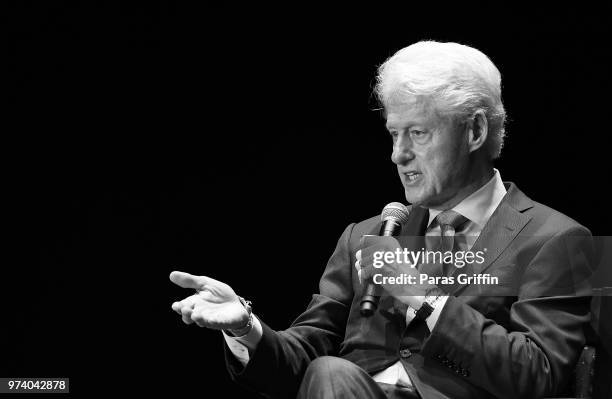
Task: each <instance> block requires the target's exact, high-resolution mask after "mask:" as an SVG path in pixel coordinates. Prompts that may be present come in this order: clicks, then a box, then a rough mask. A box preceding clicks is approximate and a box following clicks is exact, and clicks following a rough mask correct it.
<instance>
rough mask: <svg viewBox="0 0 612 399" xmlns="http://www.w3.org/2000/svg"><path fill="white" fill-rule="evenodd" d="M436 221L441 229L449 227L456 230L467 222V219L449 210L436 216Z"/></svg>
mask: <svg viewBox="0 0 612 399" xmlns="http://www.w3.org/2000/svg"><path fill="white" fill-rule="evenodd" d="M436 221H437V222H438V224H440V226H441V227H445V226H450V227H452V228H453V230H456V229H457V227H459V226H461V225H462V224H463V223H465V222H467V221H468V218H466V217H465V216H463V215H462V214H460V213H457V212H455V211H453V210H450V209H449V210H448V211H444V212H442V213H440V214H439V215H438V216H436ZM443 230H444V229H443Z"/></svg>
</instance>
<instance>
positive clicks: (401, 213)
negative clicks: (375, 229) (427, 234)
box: [380, 202, 412, 225]
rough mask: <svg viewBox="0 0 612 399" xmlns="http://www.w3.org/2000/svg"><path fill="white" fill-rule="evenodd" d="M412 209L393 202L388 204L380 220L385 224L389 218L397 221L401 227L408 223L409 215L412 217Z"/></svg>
mask: <svg viewBox="0 0 612 399" xmlns="http://www.w3.org/2000/svg"><path fill="white" fill-rule="evenodd" d="M411 209H412V206H411V207H407V206H406V205H404V204H402V203H401V202H391V203H389V204H387V205H386V206H385V207H384V208H383V210H382V214H381V215H380V219H381V220H382V221H383V222H384V221H385V220H387V219H389V218H393V219H395V220H396V221H397V222H398V223H399V224H400V225H403V224H404V223H406V221H408V215H410V210H411Z"/></svg>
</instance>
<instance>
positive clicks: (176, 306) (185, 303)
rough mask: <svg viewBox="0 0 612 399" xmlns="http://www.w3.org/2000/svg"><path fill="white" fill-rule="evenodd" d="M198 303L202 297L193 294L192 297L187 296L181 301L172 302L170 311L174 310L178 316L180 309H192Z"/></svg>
mask: <svg viewBox="0 0 612 399" xmlns="http://www.w3.org/2000/svg"><path fill="white" fill-rule="evenodd" d="M200 301H202V296H201V295H199V294H194V295H191V296H188V297H187V298H185V299H183V300H182V301H178V302H174V303H173V304H172V310H174V311H175V312H176V313H178V314H182V313H181V309H183V308H184V307H190V308H193V307H194V305H195V304H196V303H198V302H200Z"/></svg>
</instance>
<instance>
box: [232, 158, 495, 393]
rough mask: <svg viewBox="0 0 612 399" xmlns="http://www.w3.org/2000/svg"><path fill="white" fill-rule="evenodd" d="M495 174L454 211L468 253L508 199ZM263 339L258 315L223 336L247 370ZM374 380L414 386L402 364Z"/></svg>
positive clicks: (438, 306)
mask: <svg viewBox="0 0 612 399" xmlns="http://www.w3.org/2000/svg"><path fill="white" fill-rule="evenodd" d="M493 172H494V173H493V177H492V178H491V179H490V180H489V181H488V182H487V183H486V184H485V185H484V186H482V187H480V188H479V189H478V190H476V191H475V192H473V193H472V194H470V195H469V196H468V197H466V198H465V199H464V200H463V201H461V202H460V203H459V204H457V205H456V206H455V207H454V208H452V210H453V211H455V212H457V213H460V214H461V215H463V216H465V217H466V218H467V219H468V222H466V223H465V225H464V227H463V228H462V229H461V231H458V232H457V233H456V235H457V236H465V238H466V241H467V246H468V250H469V249H471V248H472V245H473V244H474V242H475V241H476V238H478V236H479V235H480V232H481V231H482V229H483V228H484V226H485V224H487V222H488V221H489V218H490V217H491V215H492V214H493V212H494V211H495V209H497V206H498V205H499V203H500V202H501V200H502V199H503V198H504V195H506V188H505V187H504V183H503V182H502V179H501V176H500V174H499V171H498V170H497V169H493ZM441 212H442V210H436V209H429V222H428V225H427V230H426V232H425V235H427V236H438V237H439V236H440V225H438V224H437V223H435V224H434V225H432V222H433V221H434V219H435V218H436V216H438V214H440V213H441ZM447 299H448V297H443V298H442V299H440V300H438V301H437V302H436V303H435V304H434V310H433V312H432V313H431V315H430V316H429V317H428V318H427V320H426V321H427V326H428V327H429V331H433V329H434V327H435V325H436V322H437V321H438V318H439V317H440V313H441V312H442V309H443V308H444V305H445V304H446V300H447ZM413 318H414V310H413V309H412V308H410V307H408V310H407V312H406V325H409V324H410V322H411V321H412V319H413ZM262 335H263V328H262V327H261V323H260V322H259V319H257V317H255V315H253V328H252V329H251V331H250V332H249V333H248V334H246V335H245V336H243V337H230V336H229V335H227V334H225V332H223V336H224V337H225V341H226V342H227V346H228V347H229V349H230V351H231V352H232V353H233V354H234V356H236V358H237V359H238V361H239V362H240V363H241V364H242V365H243V366H246V365H247V363H248V362H249V359H250V353H253V352H254V351H255V348H256V347H257V344H258V343H259V341H260V340H261V337H262ZM372 378H373V379H374V380H375V381H377V382H383V383H387V384H396V385H400V386H411V385H412V382H411V381H410V377H409V376H408V374H407V373H406V370H405V369H404V366H403V365H402V363H401V362H400V361H398V362H396V363H394V364H393V365H392V366H390V367H388V368H387V369H385V370H383V371H381V372H380V373H377V374H375V375H373V376H372Z"/></svg>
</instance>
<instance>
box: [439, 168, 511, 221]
mask: <svg viewBox="0 0 612 399" xmlns="http://www.w3.org/2000/svg"><path fill="white" fill-rule="evenodd" d="M504 195H506V187H504V182H503V181H502V179H501V175H500V174H499V171H498V170H497V169H495V168H493V177H491V179H490V180H489V181H488V182H487V183H486V184H485V185H484V186H482V187H480V188H479V189H478V190H476V191H474V192H473V193H472V194H470V195H469V196H467V197H466V198H464V199H463V201H461V202H460V203H458V204H457V205H456V206H455V207H454V208H452V210H453V211H455V212H457V213H460V214H461V215H463V216H465V217H466V218H468V219H469V220H470V221H471V222H473V223H476V224H478V225H479V226H480V227H481V228H482V227H484V225H485V224H487V222H488V221H489V218H490V217H491V215H492V214H493V212H495V209H496V208H497V206H498V205H499V203H500V202H501V200H502V199H503V198H504ZM440 213H442V211H440V210H436V209H429V223H428V224H427V226H430V225H431V222H432V221H433V220H434V219H435V218H436V216H438V215H439V214H440Z"/></svg>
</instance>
